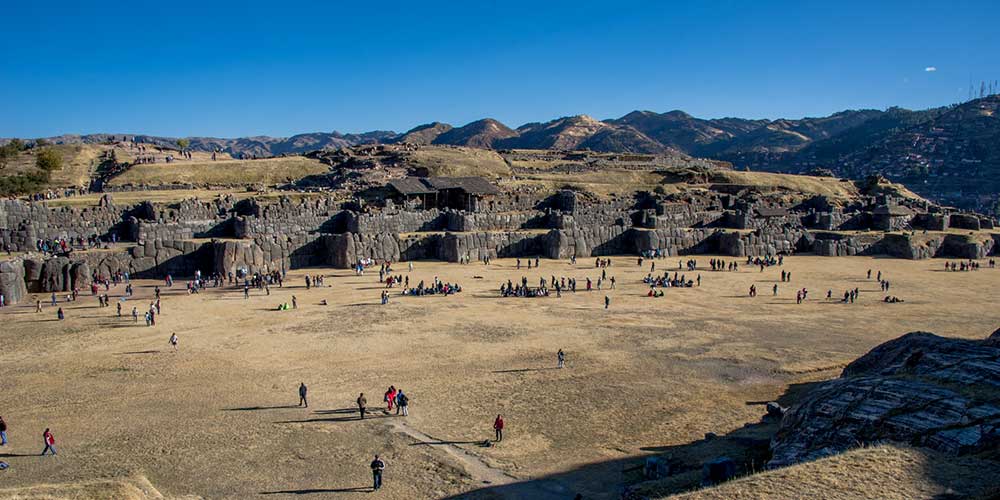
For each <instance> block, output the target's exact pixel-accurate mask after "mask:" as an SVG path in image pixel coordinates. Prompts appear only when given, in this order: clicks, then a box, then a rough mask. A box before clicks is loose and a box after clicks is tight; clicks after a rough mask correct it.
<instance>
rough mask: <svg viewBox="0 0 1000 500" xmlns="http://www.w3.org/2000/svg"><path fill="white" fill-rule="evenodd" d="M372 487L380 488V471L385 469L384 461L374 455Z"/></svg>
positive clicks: (374, 488)
mask: <svg viewBox="0 0 1000 500" xmlns="http://www.w3.org/2000/svg"><path fill="white" fill-rule="evenodd" d="M371 468H372V482H373V484H372V489H373V490H378V489H381V488H382V471H384V470H385V461H384V460H382V459H381V458H379V457H378V455H375V460H372V463H371Z"/></svg>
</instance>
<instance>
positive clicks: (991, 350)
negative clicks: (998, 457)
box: [768, 332, 1000, 467]
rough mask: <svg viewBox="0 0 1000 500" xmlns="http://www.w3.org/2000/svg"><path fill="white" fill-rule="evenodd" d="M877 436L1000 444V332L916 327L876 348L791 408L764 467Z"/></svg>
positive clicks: (951, 447)
mask: <svg viewBox="0 0 1000 500" xmlns="http://www.w3.org/2000/svg"><path fill="white" fill-rule="evenodd" d="M882 441H896V442H903V443H907V444H910V445H914V446H926V447H930V448H933V449H935V450H938V451H942V452H945V453H949V454H954V455H961V454H966V453H974V452H979V451H983V450H988V449H995V448H996V447H997V446H1000V333H997V332H995V333H994V334H993V335H992V336H991V337H990V338H989V339H986V340H982V341H975V340H963V339H952V338H944V337H938V336H937V335H934V334H931V333H925V332H915V333H909V334H907V335H904V336H902V337H900V338H898V339H895V340H892V341H889V342H886V343H885V344H882V345H881V346H878V347H876V348H875V349H873V350H872V351H871V352H869V353H868V354H866V355H864V356H862V357H861V358H859V359H858V360H856V361H854V362H853V363H851V364H850V365H848V366H847V367H846V368H845V369H844V372H843V374H842V375H841V377H840V378H838V379H835V380H831V381H829V382H826V383H823V384H821V385H820V386H819V387H817V388H816V389H814V390H812V391H811V392H810V393H809V394H808V395H807V396H806V397H805V398H804V399H803V400H802V401H800V402H799V403H798V404H797V405H796V406H794V407H792V408H791V409H790V410H789V412H788V413H787V414H786V415H785V417H784V419H783V420H782V422H781V428H780V429H779V430H778V432H777V434H776V435H775V437H774V438H773V439H772V442H771V451H772V458H771V461H770V462H769V463H768V466H770V467H780V466H785V465H790V464H793V463H796V462H802V461H807V460H813V459H816V458H820V457H823V456H827V455H831V454H834V453H839V452H842V451H845V450H847V449H849V448H854V447H857V446H860V445H865V444H872V443H878V442H882Z"/></svg>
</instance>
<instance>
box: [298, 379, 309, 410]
mask: <svg viewBox="0 0 1000 500" xmlns="http://www.w3.org/2000/svg"><path fill="white" fill-rule="evenodd" d="M308 391H309V389H308V388H306V383H305V382H299V406H305V407H306V408H309V400H308V399H306V392H308Z"/></svg>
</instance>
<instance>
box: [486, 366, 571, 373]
mask: <svg viewBox="0 0 1000 500" xmlns="http://www.w3.org/2000/svg"><path fill="white" fill-rule="evenodd" d="M558 369H559V368H557V367H554V366H550V367H548V368H517V369H513V370H494V371H493V373H522V372H543V371H548V370H558Z"/></svg>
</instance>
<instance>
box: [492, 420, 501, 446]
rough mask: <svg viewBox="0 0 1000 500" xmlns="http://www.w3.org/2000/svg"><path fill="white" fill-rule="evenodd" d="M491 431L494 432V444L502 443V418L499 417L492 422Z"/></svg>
mask: <svg viewBox="0 0 1000 500" xmlns="http://www.w3.org/2000/svg"><path fill="white" fill-rule="evenodd" d="M493 430H494V431H496V442H498V443H499V442H500V441H503V417H501V416H500V415H497V419H496V420H494V421H493Z"/></svg>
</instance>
